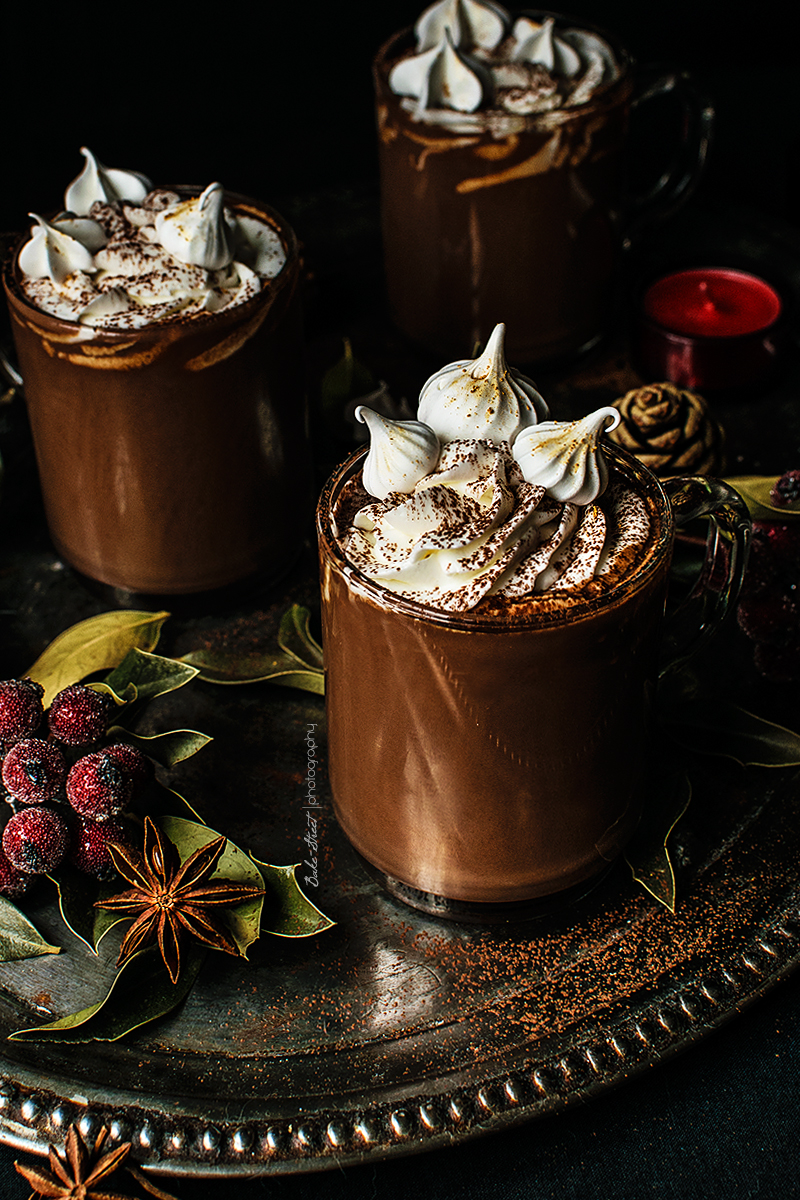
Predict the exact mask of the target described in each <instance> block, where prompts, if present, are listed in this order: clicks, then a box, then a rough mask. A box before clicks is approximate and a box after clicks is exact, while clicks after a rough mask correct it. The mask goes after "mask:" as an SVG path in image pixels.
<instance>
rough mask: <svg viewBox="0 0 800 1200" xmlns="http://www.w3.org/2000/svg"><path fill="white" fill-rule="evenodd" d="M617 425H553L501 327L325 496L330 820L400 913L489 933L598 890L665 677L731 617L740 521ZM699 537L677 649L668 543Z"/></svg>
mask: <svg viewBox="0 0 800 1200" xmlns="http://www.w3.org/2000/svg"><path fill="white" fill-rule="evenodd" d="M618 418H619V414H618V413H617V411H616V410H615V409H600V410H598V412H597V413H595V414H592V415H591V416H589V417H587V418H585V419H584V420H582V421H574V422H559V421H551V420H549V415H548V412H547V407H546V404H545V402H544V400H543V398H542V397H541V396H540V395H539V393H538V392H537V391H536V389H535V388H534V387H533V384H532V383H531V381H530V380H528V379H525V377H524V376H520V375H519V374H518V373H517V372H512V371H511V370H510V369H509V368H508V367H507V365H506V363H505V358H504V355H503V347H502V326H500V327H498V330H496V331H495V334H494V335H493V338H492V339H491V341H490V345H489V347H487V350H486V351H484V353H483V355H481V356H480V357H479V358H477V359H475V360H465V361H459V362H456V363H452V364H450V365H449V366H448V367H446V368H444V369H443V371H441V372H438V373H437V374H436V375H434V376H433V377H432V378H431V379H430V380H429V381H428V383H427V384H426V385H425V387H424V388H423V390H422V400H421V403H420V407H419V412H418V415H417V420H416V421H411V422H392V421H389V420H388V419H387V418H377V419H375V417H374V415H373V417H371V418H369V421H368V423H369V425H370V432H371V446H370V448H369V450H367V451H365V450H363V449H362V450H359V451H357V452H355V454H353V455H351V457H350V458H349V459H348V460H347V461H346V462H345V463H344V464H343V465H342V466H341V467H340V468H339V469H338V470H337V472H336V473H335V474H334V476H333V478H332V479H331V481H330V482H329V483H328V485H327V487H326V489H325V491H324V493H323V495H322V498H321V500H320V504H319V507H318V512H317V527H318V535H319V546H320V562H321V571H322V617H323V641H324V647H325V666H326V704H327V713H328V753H329V774H330V781H331V790H332V795H333V803H334V809H335V812H336V815H337V818H338V820H339V822H340V824H341V826H342V828H343V830H344V832H345V833H346V835H347V837H348V838H349V839H350V841H351V842H352V844H353V846H354V847H355V849H356V850H357V851H358V852H359V853H360V855H361V856H362V858H363V859H364V860H365V862H366V863H367V864H368V865H369V868H370V870H372V871H373V872H376V873H377V874H378V875H379V877H380V878H381V880H382V881H383V883H384V884H385V886H386V887H387V888H388V889H389V890H390V891H391V892H392V893H393V894H394V895H396V896H398V897H399V898H401V899H403V900H405V901H407V902H408V903H410V904H411V905H413V906H415V907H418V908H421V909H424V910H425V911H429V912H434V913H439V914H441V915H450V916H462V917H476V918H478V919H489V920H495V919H498V918H502V917H503V916H504V915H508V914H512V915H513V914H516V913H519V912H521V911H525V909H526V908H527V907H529V906H537V905H539V904H540V903H541V902H547V903H549V902H550V901H551V899H552V898H554V897H555V898H557V899H559V900H561V899H563V898H565V897H567V896H573V895H575V894H576V893H580V892H581V891H582V890H585V889H586V888H588V887H590V886H592V885H593V883H594V881H595V880H596V879H597V878H598V877H599V876H601V875H602V874H603V873H604V872H605V870H607V869H608V867H609V865H610V864H611V863H612V862H613V861H614V860H615V859H616V858H617V856H618V855H619V854H620V852H621V851H622V849H623V848H624V846H625V844H626V843H627V841H628V840H629V839H630V837H631V835H632V834H633V831H634V830H635V828H636V826H637V824H638V822H639V819H640V817H641V814H642V810H643V806H644V804H645V801H646V796H647V772H648V769H649V754H650V740H651V733H652V728H651V726H652V700H653V696H654V693H655V685H656V681H657V678H658V676H659V671H660V670H661V671H663V670H664V669H666V668H667V667H668V666H669V665H670V664H674V663H675V662H676V661H678V660H681V659H683V658H684V657H685V656H686V655H688V653H689V652H690V650H691V648H692V643H693V642H695V643H696V642H697V641H698V640H700V639H702V638H704V637H706V636H708V634H709V633H711V632H713V630H714V629H715V628H716V626H717V624H718V622H719V620H720V619H721V617H722V616H723V615H724V613H725V612H726V611H727V609H728V608H729V607H730V605H731V604H732V603H734V602H735V597H736V594H737V591H738V588H739V585H740V582H741V576H742V571H743V569H744V558H745V551H746V546H747V539H748V532H749V521H748V518H747V514H746V509H745V507H744V504H743V502H742V501H741V499H740V498H739V497H738V496H737V494H736V493H735V492H734V491H733V490H732V489H730V488H728V487H726V485H724V484H722V483H719V482H717V481H712V480H708V479H700V478H689V479H673V480H669V481H667V482H666V483H664V484H662V483H660V482H659V481H658V480H657V479H656V477H655V476H654V475H652V474H651V473H650V472H649V471H648V470H647V469H646V468H645V467H644V466H642V465H641V464H640V463H639V462H638V461H637V460H636V459H635V458H634V457H633V456H632V455H629V454H628V453H626V452H625V451H624V450H622V449H620V448H619V447H616V446H614V445H613V444H612V443H610V442H607V441H605V439H604V436H603V435H604V432H605V431H606V430H608V429H609V428H610V427H611V426H612V425H613V424H614V423H615V422H616V421H617V420H618ZM459 422H460V423H461V429H460V433H461V435H462V436H458V434H459V428H458V425H459ZM698 515H705V516H707V517H708V518H709V521H710V530H711V532H710V535H709V543H708V550H707V562H706V569H705V570H704V571H703V573H702V576H701V580H700V581H699V582H698V584H697V585H696V587H695V589H694V591H693V592H692V595H691V600H690V602H687V606H686V607H684V609H683V616H682V620H681V625H680V628H679V630H678V629H676V628H675V627H673V626H672V625H670V624H669V623H665V619H664V613H665V598H666V592H667V584H668V575H669V569H670V564H671V559H672V547H673V539H674V534H675V529H676V526H677V525H680V524H682V523H684V522H685V521H687V520H689V519H693V518H695V517H697V516H698Z"/></svg>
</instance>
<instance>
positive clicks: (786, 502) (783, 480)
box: [769, 471, 800, 508]
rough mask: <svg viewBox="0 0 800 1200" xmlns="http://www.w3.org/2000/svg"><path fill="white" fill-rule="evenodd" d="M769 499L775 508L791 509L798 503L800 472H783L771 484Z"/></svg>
mask: <svg viewBox="0 0 800 1200" xmlns="http://www.w3.org/2000/svg"><path fill="white" fill-rule="evenodd" d="M769 498H770V500H771V501H772V503H773V504H774V505H775V507H776V508H791V507H792V505H794V504H798V503H800V471H785V472H784V473H783V475H781V477H780V479H778V480H777V482H776V483H774V484H773V486H772V488H771V490H770V494H769Z"/></svg>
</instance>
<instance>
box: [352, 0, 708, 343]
mask: <svg viewBox="0 0 800 1200" xmlns="http://www.w3.org/2000/svg"><path fill="white" fill-rule="evenodd" d="M373 74H374V81H375V90H376V102H377V124H378V138H379V154H380V169H381V207H382V220H383V242H384V260H385V268H386V283H387V289H388V299H389V308H390V312H391V315H392V319H393V320H394V322H395V324H396V325H397V327H398V328H399V329H400V330H401V331H402V332H403V333H405V334H406V335H407V336H408V337H409V338H410V339H411V340H412V341H413V342H415V343H417V344H419V345H421V346H423V347H425V348H426V349H428V350H430V351H432V352H434V353H436V354H441V355H446V356H448V357H453V356H456V355H459V354H465V353H469V352H470V350H471V349H472V348H473V346H475V345H476V344H483V343H484V342H485V340H486V338H487V337H488V335H489V333H490V331H491V329H492V327H493V325H494V323H495V322H496V320H497V319H498V314H501V313H502V314H503V315H504V317H505V320H506V322H507V323H508V326H509V330H510V331H511V332H510V334H509V338H510V341H509V347H508V348H509V353H510V354H511V355H512V357H513V358H514V360H515V361H517V362H520V363H525V364H534V363H536V364H540V363H549V362H554V361H560V360H564V359H569V358H571V357H573V356H574V355H576V354H579V353H580V352H581V351H584V350H586V349H588V348H589V347H591V346H592V345H594V344H595V343H596V342H597V341H598V340H599V338H600V337H601V336H602V335H603V333H604V332H605V331H606V330H607V329H608V328H609V323H610V320H611V318H612V316H613V313H614V311H615V308H616V303H617V299H618V292H619V283H620V267H621V258H622V250H623V244H624V242H625V239H626V237H627V236H628V234H629V233H630V232H631V230H632V229H633V228H634V227H638V226H640V225H641V224H642V223H643V222H646V221H648V220H650V219H653V218H655V217H656V216H660V215H664V214H666V213H668V212H670V211H672V210H673V209H674V208H675V207H676V206H677V205H679V204H681V203H683V201H684V200H685V199H686V198H687V197H688V196H689V194H690V193H691V191H692V189H693V187H694V184H695V183H696V181H697V179H698V177H699V174H700V171H701V169H702V166H703V163H704V160H705V155H706V149H707V145H708V139H709V135H710V128H711V123H712V119H713V112H712V110H711V108H710V106H709V105H708V104H707V103H706V102H705V101H704V100H703V99H702V98H701V97H700V96H699V95H698V94H697V93H696V91H695V90H694V88H693V86H692V84H691V81H690V80H689V79H688V78H687V76H686V75H685V74H684V73H680V72H678V73H676V72H669V71H667V72H661V73H658V72H645V71H643V70H639V69H638V68H637V67H636V66H635V65H634V63H633V61H632V59H631V57H630V55H629V54H628V52H627V51H626V50H625V49H624V48H623V47H622V46H620V45H619V44H618V42H617V41H616V39H615V38H613V37H612V36H611V35H610V34H608V33H606V32H604V31H602V30H598V29H594V28H592V27H590V26H588V25H583V26H581V27H576V26H575V25H574V24H573V23H572V22H571V21H569V20H568V19H567V18H565V17H562V16H559V15H558V14H554V13H548V12H534V11H529V10H526V11H525V13H524V14H522V15H516V16H515V14H513V13H509V12H508V11H506V10H505V9H504V8H502V7H501V6H500V5H499V4H495V3H489V2H488V0H466V2H463V0H440V2H439V3H436V4H433V5H431V7H430V8H428V9H426V10H425V12H424V13H423V14H422V16H421V17H420V19H419V20H418V21H417V24H416V26H415V27H414V29H407V30H403V31H402V32H400V33H398V34H396V35H395V36H393V37H392V38H390V39H389V41H388V42H387V43H386V44H385V45H384V46H383V47H382V48H381V49H380V51H379V52H378V55H377V57H376V59H375V62H374V69H373ZM668 92H672V93H674V94H675V96H676V97H677V98H678V99H679V101H680V104H681V107H682V114H683V119H682V131H683V132H682V135H681V139H680V140H679V144H678V145H677V146H673V147H668V148H667V149H666V151H665V155H666V154H667V153H670V154H671V155H672V157H671V159H665V161H664V168H665V170H664V174H663V176H662V177H661V178H660V179H659V182H658V183H657V184H656V185H655V187H654V188H653V190H652V191H651V192H650V193H649V194H648V195H647V197H646V199H645V198H643V197H640V198H637V199H634V198H632V197H630V196H629V195H628V194H627V190H626V189H627V182H626V168H627V152H628V147H629V126H630V118H631V113H632V110H633V109H634V108H635V107H636V106H637V105H639V103H640V102H641V101H642V100H643V99H646V98H649V97H650V96H655V95H663V94H665V93H668Z"/></svg>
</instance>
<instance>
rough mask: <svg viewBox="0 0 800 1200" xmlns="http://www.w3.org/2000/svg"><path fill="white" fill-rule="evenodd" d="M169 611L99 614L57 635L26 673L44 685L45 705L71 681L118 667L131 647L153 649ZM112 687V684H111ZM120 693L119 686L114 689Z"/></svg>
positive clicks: (122, 611)
mask: <svg viewBox="0 0 800 1200" xmlns="http://www.w3.org/2000/svg"><path fill="white" fill-rule="evenodd" d="M168 616H169V613H168V612H158V613H149V612H136V611H133V610H131V611H124V610H120V611H119V612H108V613H100V614H99V616H96V617H88V618H87V620H85V621H79V622H78V624H77V625H72V626H70V628H69V629H65V630H64V632H63V633H60V634H59V635H58V637H57V638H55V639H54V640H53V641H52V642H51V643H50V645H49V646H48V647H47V649H46V650H45V651H44V652H43V653H42V654H41V655H40V656H39V658H37V660H36V662H35V663H34V664H33V666H32V667H30V668H29V669H28V670H27V671H26V672H25V674H26V675H27V676H28V677H29V678H30V679H34V680H35V681H36V682H37V683H40V684H41V685H42V687H43V688H44V693H45V694H44V699H43V703H44V706H45V708H47V706H48V705H49V704H50V703H51V702H52V700H53V698H54V697H55V696H56V695H57V694H58V693H59V692H60V691H61V690H62V689H63V688H65V687H68V686H69V685H70V684H71V683H77V682H78V681H79V680H81V679H85V678H86V676H87V675H91V674H93V672H95V671H103V670H107V669H108V668H109V667H116V666H117V664H118V663H120V662H122V660H123V659H124V658H125V655H126V654H127V653H128V651H129V650H130V649H131V648H132V647H138V648H139V649H142V650H153V649H154V648H155V646H156V645H157V644H158V639H159V637H160V635H161V628H162V626H163V624H164V622H165V621H166V619H167V617H168ZM112 686H113V685H112ZM114 690H115V691H117V693H118V694H119V689H118V688H114Z"/></svg>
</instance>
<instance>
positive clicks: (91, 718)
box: [47, 683, 112, 746]
mask: <svg viewBox="0 0 800 1200" xmlns="http://www.w3.org/2000/svg"><path fill="white" fill-rule="evenodd" d="M111 707H112V701H111V700H110V698H109V697H108V696H106V695H104V694H103V693H102V692H96V691H95V690H94V688H90V687H85V686H84V685H83V684H82V683H73V684H72V685H71V686H70V687H67V688H64V690H63V691H61V692H59V693H58V695H57V696H56V698H55V699H54V700H53V703H52V704H51V705H50V711H49V713H48V716H47V719H48V723H49V725H50V732H51V733H52V734H53V736H54V737H56V738H58V740H59V742H63V743H64V745H65V746H90V745H91V744H92V743H93V742H96V741H98V740H99V739H100V738H101V737H102V736H103V734H104V733H105V732H106V729H107V728H108V722H109V720H110V719H111Z"/></svg>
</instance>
